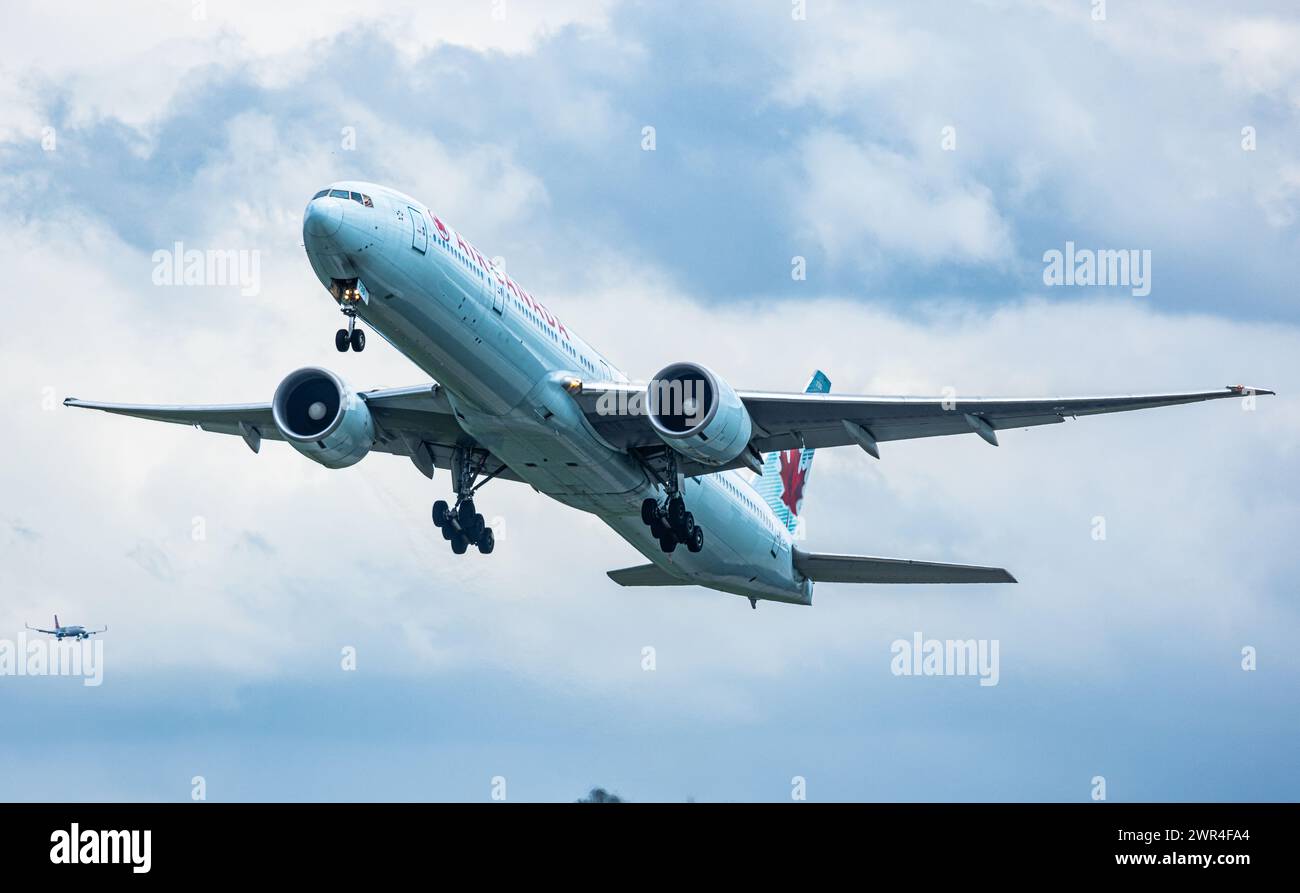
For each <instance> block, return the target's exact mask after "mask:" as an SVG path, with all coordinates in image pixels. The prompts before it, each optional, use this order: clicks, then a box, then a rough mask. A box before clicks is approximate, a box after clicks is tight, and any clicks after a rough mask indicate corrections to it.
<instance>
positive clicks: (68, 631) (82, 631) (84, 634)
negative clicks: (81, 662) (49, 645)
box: [24, 614, 108, 642]
mask: <svg viewBox="0 0 1300 893" xmlns="http://www.w3.org/2000/svg"><path fill="white" fill-rule="evenodd" d="M24 625H25V626H26V627H27V628H28V629H30V630H31V631H32V632H34V633H45V634H46V635H48V636H54V638H56V639H58V640H59V641H60V642H62V641H63V640H64V639H76V640H77V641H79V642H80V641H84V640H86V639H89V638H90V637H91V636H95V635H98V634H99V633H105V632H108V627H107V626H106V627H104V628H103V629H86V628H85V627H84V626H61V625H60V624H59V615H58V614H55V615H54V629H37V628H36V627H34V626H32V625H31V624H30V623H28V624H24Z"/></svg>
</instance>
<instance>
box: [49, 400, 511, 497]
mask: <svg viewBox="0 0 1300 893" xmlns="http://www.w3.org/2000/svg"><path fill="white" fill-rule="evenodd" d="M359 396H360V397H361V398H362V399H363V400H365V402H366V406H367V407H369V409H370V413H371V415H372V416H373V417H374V421H375V429H376V431H375V445H374V447H373V449H375V450H377V451H379V452H383V453H392V454H394V455H397V456H407V457H409V458H410V459H411V461H412V462H414V463H415V466H416V468H418V469H420V471H421V472H422V473H423V474H424V475H425V476H426V477H432V476H433V470H434V468H450V467H451V458H452V453H453V451H454V450H455V449H456V448H457V447H475V448H480V447H479V445H478V443H477V441H475V440H474V439H473V438H472V437H470V436H469V435H468V434H466V433H465V431H464V430H463V429H462V428H461V427H460V425H459V424H458V423H457V422H456V417H455V413H454V411H453V410H452V408H451V404H450V403H449V402H448V400H447V396H446V394H444V393H442V391H441V389H440V388H439V387H438V385H436V384H427V385H416V386H414V387H406V388H389V389H385V390H373V391H361V392H360V393H359ZM63 404H64V405H65V406H75V407H80V408H82V409H98V410H101V411H103V412H109V413H113V414H115V415H125V416H131V417H132V418H137V419H149V420H151V421H155V422H172V423H174V424H178V425H193V426H194V427H196V428H199V429H202V430H204V431H213V432H216V433H218V434H234V435H238V436H239V437H242V438H243V439H244V442H245V443H247V444H248V446H249V448H250V449H251V450H252V451H253V452H255V453H256V452H258V451H259V450H260V449H261V442H262V440H283V439H284V438H283V437H282V436H281V435H280V430H279V429H278V428H277V427H276V426H275V420H274V418H272V415H271V404H270V403H234V404H218V405H193V406H176V405H145V404H135V403H99V402H95V401H92V400H78V399H77V398H76V397H69V398H67V399H66V400H64V401H63ZM493 463H495V464H496V465H499V466H502V471H501V472H500V473H499V474H498V475H497V476H498V477H500V478H503V479H506V480H514V481H517V480H520V478H519V476H518V475H516V474H515V473H514V472H513V471H511V470H510V469H508V468H505V467H504V463H502V462H501V461H500V460H498V459H496V457H495V456H493V457H491V459H490V460H489V462H488V464H487V465H486V467H485V469H484V471H485V472H491V471H492V470H493Z"/></svg>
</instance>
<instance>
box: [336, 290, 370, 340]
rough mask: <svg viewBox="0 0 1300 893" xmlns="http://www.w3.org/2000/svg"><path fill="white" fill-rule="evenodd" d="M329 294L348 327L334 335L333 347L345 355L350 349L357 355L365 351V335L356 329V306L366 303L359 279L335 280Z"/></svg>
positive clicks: (364, 292)
mask: <svg viewBox="0 0 1300 893" xmlns="http://www.w3.org/2000/svg"><path fill="white" fill-rule="evenodd" d="M330 294H332V295H334V298H335V300H337V301H338V302H339V309H340V310H342V311H343V315H344V316H346V317H347V318H348V327H347V328H346V329H339V330H338V331H337V332H335V333H334V347H335V348H337V349H338V352H339V353H345V352H346V351H347V349H348V348H349V347H351V348H352V349H353V350H354V351H356V352H357V353H361V351H363V350H365V349H366V333H365V332H363V331H362V330H361V329H358V328H357V305H358V304H361V303H365V302H366V287H365V286H364V285H362V284H361V280H360V279H335V280H334V281H333V284H332V285H331V286H330Z"/></svg>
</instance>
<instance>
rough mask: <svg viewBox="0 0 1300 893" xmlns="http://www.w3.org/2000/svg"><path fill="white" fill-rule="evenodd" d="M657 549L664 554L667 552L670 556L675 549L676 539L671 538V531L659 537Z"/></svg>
mask: <svg viewBox="0 0 1300 893" xmlns="http://www.w3.org/2000/svg"><path fill="white" fill-rule="evenodd" d="M659 548H661V549H663V550H664V551H665V552H668V553H669V554H671V553H672V551H673V550H674V549H676V548H677V537H675V536H673V534H672V531H671V530H670V531H668V532H667V533H665V534H664V535H663V536H661V537H659Z"/></svg>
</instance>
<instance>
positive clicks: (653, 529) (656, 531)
mask: <svg viewBox="0 0 1300 893" xmlns="http://www.w3.org/2000/svg"><path fill="white" fill-rule="evenodd" d="M666 533H669V530H668V528H667V527H666V526H664V522H663V521H660V520H659V518H658V517H656V518H655V519H654V520H653V521H651V522H650V535H651V536H653V537H654V538H655V539H657V540H661V539H663V538H664V534H666Z"/></svg>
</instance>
